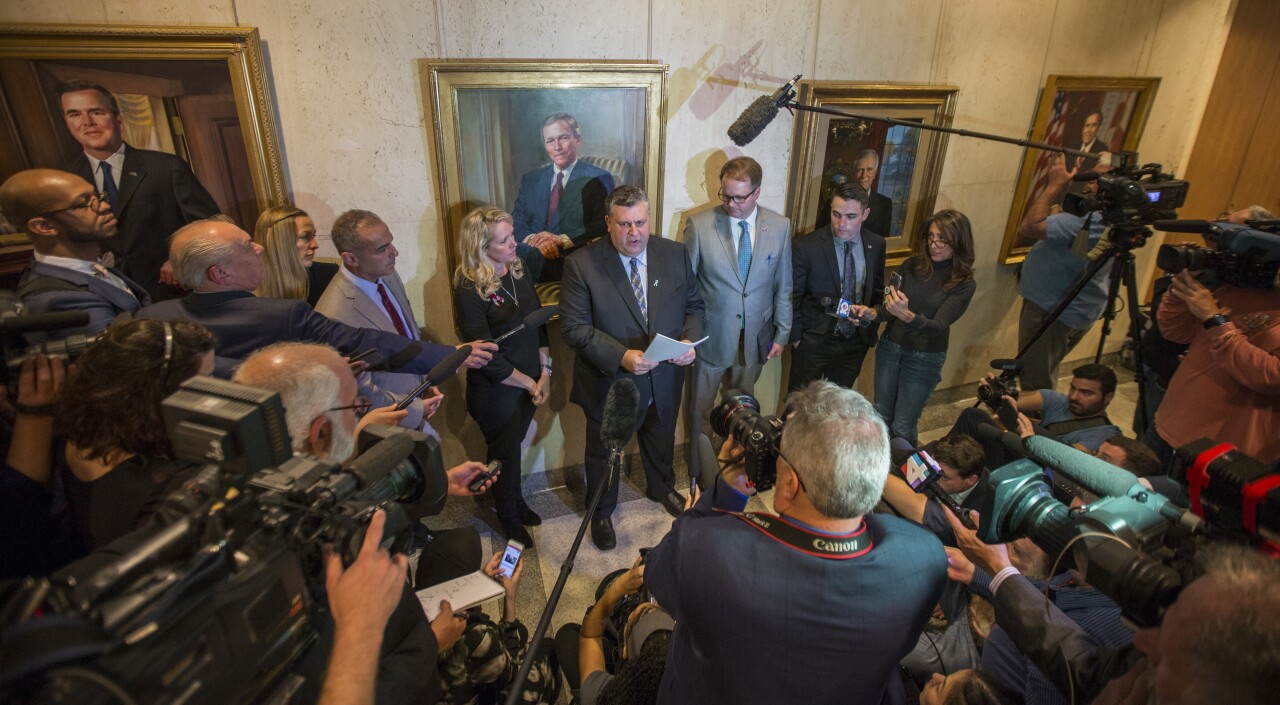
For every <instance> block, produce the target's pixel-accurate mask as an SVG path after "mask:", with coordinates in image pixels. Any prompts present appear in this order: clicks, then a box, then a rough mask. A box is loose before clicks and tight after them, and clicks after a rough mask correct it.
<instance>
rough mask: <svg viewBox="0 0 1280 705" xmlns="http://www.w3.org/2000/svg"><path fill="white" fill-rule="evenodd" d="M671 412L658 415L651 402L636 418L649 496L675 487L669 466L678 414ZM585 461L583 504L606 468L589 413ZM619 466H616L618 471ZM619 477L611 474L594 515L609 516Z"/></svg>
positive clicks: (601, 443) (606, 459) (605, 453)
mask: <svg viewBox="0 0 1280 705" xmlns="http://www.w3.org/2000/svg"><path fill="white" fill-rule="evenodd" d="M647 381H648V380H639V383H641V384H644V383H647ZM670 416H671V418H668V419H663V418H661V417H660V416H659V414H658V407H657V406H656V405H654V404H650V405H649V406H648V408H646V409H641V410H640V413H639V415H638V417H637V419H636V440H637V441H639V443H640V461H641V464H642V465H643V466H644V479H645V484H646V494H647V495H648V496H649V498H650V499H657V498H659V497H663V496H665V495H666V494H667V493H668V492H672V491H674V490H675V470H674V469H673V468H672V461H673V460H674V459H675V444H676V417H677V416H678V414H677V413H676V411H675V410H673V411H672V413H671V415H670ZM584 464H585V465H586V473H587V496H586V497H584V498H583V502H584V504H585V503H588V502H590V501H591V496H592V494H593V493H594V492H595V490H596V487H598V486H599V485H600V483H602V482H604V481H605V479H606V476H607V475H608V472H609V452H608V450H607V449H606V448H605V446H604V441H602V440H600V421H598V420H596V419H593V418H591V417H590V416H588V417H587V447H586V458H585V463H584ZM621 470H622V469H621V468H619V474H621ZM618 481H619V479H618V478H617V477H614V478H612V482H610V483H609V486H608V487H606V488H605V490H604V494H603V495H602V496H601V497H600V504H599V505H598V506H597V507H596V513H595V516H596V517H600V518H604V517H608V516H610V515H612V514H613V510H614V509H615V508H616V507H617V506H618Z"/></svg>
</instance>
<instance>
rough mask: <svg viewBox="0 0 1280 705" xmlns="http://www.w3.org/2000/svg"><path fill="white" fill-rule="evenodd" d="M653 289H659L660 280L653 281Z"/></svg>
mask: <svg viewBox="0 0 1280 705" xmlns="http://www.w3.org/2000/svg"><path fill="white" fill-rule="evenodd" d="M653 288H655V289H657V288H658V280H657V279H654V280H653Z"/></svg>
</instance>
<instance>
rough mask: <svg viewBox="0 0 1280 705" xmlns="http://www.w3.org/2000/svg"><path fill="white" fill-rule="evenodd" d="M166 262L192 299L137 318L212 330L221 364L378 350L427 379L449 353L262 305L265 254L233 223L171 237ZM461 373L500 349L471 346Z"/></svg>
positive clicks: (289, 306)
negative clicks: (318, 348) (263, 351)
mask: <svg viewBox="0 0 1280 705" xmlns="http://www.w3.org/2000/svg"><path fill="white" fill-rule="evenodd" d="M169 261H170V264H171V265H172V266H173V273H174V275H175V276H176V277H177V278H178V281H179V282H180V283H181V284H182V286H183V288H185V289H187V290H189V291H191V292H192V293H190V294H188V295H187V296H185V297H183V298H181V299H172V300H169V301H162V302H160V303H158V304H154V305H151V306H148V307H146V308H144V309H142V310H141V311H139V312H138V315H139V316H142V317H148V318H159V319H165V320H175V319H186V320H189V321H195V322H197V323H200V324H202V325H204V326H205V327H206V328H208V329H209V330H212V331H213V333H214V335H216V336H217V337H218V348H217V353H218V356H219V357H224V358H236V359H243V358H245V357H247V356H248V355H249V353H251V352H253V351H254V350H257V349H258V348H261V347H265V346H267V345H271V344H272V343H278V342H283V341H290V340H298V341H309V342H315V343H325V344H328V345H332V346H333V347H335V348H337V349H338V350H340V351H342V353H343V354H345V355H354V354H356V353H359V352H363V351H365V350H368V349H370V348H376V349H377V350H379V351H380V352H381V353H382V354H383V356H385V357H386V358H387V359H388V360H391V361H393V362H394V365H395V369H396V371H400V372H410V373H415V374H426V373H427V372H428V371H430V370H431V368H432V367H434V366H435V365H436V363H438V362H440V361H442V360H443V359H444V358H446V357H448V356H449V355H451V354H452V353H453V351H454V349H453V348H452V347H449V346H447V345H439V344H437V343H431V342H427V341H415V340H411V339H409V338H405V337H403V336H400V335H396V334H394V333H386V332H383V331H379V330H372V329H369V328H355V327H353V326H348V325H346V324H343V323H339V322H337V321H334V320H331V319H329V318H326V317H325V316H322V315H321V314H318V313H316V312H315V311H314V310H312V308H311V306H310V305H308V304H307V302H305V301H295V300H293V299H272V298H262V297H257V296H254V295H253V290H254V289H255V288H257V286H258V284H259V283H261V282H262V278H263V277H264V276H265V273H266V270H265V268H264V267H263V264H262V246H261V245H257V244H254V242H253V240H252V239H251V238H250V237H249V234H248V233H246V232H245V231H243V230H241V229H240V228H238V227H237V226H236V225H235V224H233V223H226V222H222V221H219V220H200V221H196V222H194V223H191V224H189V225H187V226H185V227H183V228H182V229H181V230H179V231H178V232H176V233H174V235H173V240H172V242H171V243H170V245H169ZM471 348H472V351H471V356H470V357H468V358H467V360H466V365H467V366H468V367H471V368H478V367H483V366H484V365H485V364H486V363H488V362H489V359H490V358H491V357H492V351H493V350H496V349H497V346H496V345H494V344H493V343H485V342H480V341H476V342H473V343H471Z"/></svg>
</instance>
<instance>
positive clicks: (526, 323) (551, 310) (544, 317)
mask: <svg viewBox="0 0 1280 705" xmlns="http://www.w3.org/2000/svg"><path fill="white" fill-rule="evenodd" d="M558 313H560V307H559V306H556V305H554V304H553V305H551V306H543V307H542V308H540V309H538V310H537V311H534V312H533V313H531V314H529V315H528V316H525V318H524V320H523V321H521V322H520V325H518V326H516V327H515V328H512V329H511V330H509V331H507V332H506V333H503V334H502V335H500V336H498V337H496V338H494V339H493V342H495V343H497V344H499V345H501V344H502V341H504V340H506V339H507V338H510V337H511V336H513V335H515V334H516V333H519V332H520V331H522V330H524V329H525V328H535V329H536V328H538V327H540V326H544V325H546V323H547V321H549V320H551V319H552V318H554V317H555V316H556V314H558Z"/></svg>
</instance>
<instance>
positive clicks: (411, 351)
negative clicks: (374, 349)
mask: <svg viewBox="0 0 1280 705" xmlns="http://www.w3.org/2000/svg"><path fill="white" fill-rule="evenodd" d="M421 352H422V343H421V342H419V341H417V340H412V341H410V342H409V344H408V345H406V346H404V347H403V348H401V349H400V352H398V353H396V354H394V355H392V356H391V357H389V358H387V359H386V360H383V361H382V362H380V363H378V364H376V365H369V371H370V372H395V371H396V370H398V369H400V368H401V367H404V366H405V365H407V364H409V363H410V362H412V361H413V359H414V358H415V357H417V356H418V355H419V354H420V353H421Z"/></svg>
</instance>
